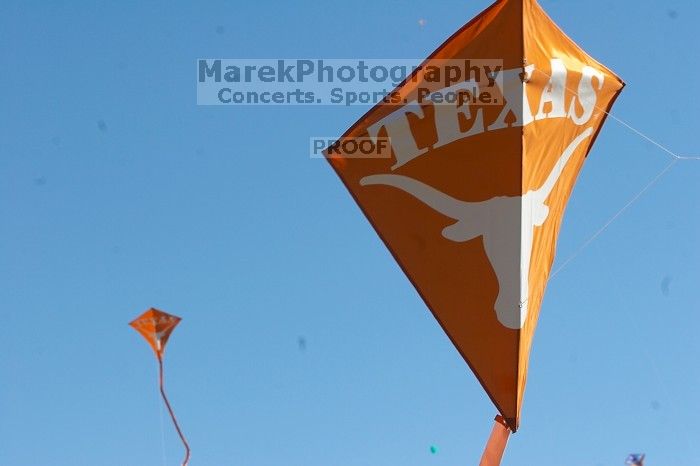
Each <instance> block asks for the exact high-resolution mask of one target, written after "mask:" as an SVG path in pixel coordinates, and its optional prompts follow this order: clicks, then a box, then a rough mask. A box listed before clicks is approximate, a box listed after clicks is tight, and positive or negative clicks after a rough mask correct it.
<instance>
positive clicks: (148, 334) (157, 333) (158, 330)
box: [129, 308, 190, 466]
mask: <svg viewBox="0 0 700 466" xmlns="http://www.w3.org/2000/svg"><path fill="white" fill-rule="evenodd" d="M180 320H182V319H180V318H179V317H177V316H174V315H170V314H168V313H167V312H163V311H159V310H158V309H155V308H150V309H149V310H147V311H146V312H144V313H143V314H141V315H140V316H138V317H137V318H136V319H134V320H133V321H131V322H129V325H131V326H132V327H133V328H134V329H135V330H136V331H137V332H139V333H140V334H141V336H143V337H144V338H145V339H146V341H147V342H148V344H149V345H151V348H153V351H154V352H155V353H156V358H157V359H158V385H159V387H160V395H161V397H163V402H165V407H166V408H168V412H169V413H170V418H171V419H172V420H173V424H174V425H175V430H177V434H178V435H179V436H180V440H182V444H183V445H184V446H185V459H184V460H183V461H182V466H187V463H188V462H189V460H190V446H189V444H188V443H187V439H186V438H185V436H184V434H183V433H182V430H180V425H179V424H178V423H177V419H176V418H175V413H174V412H173V409H172V407H171V406H170V402H169V401H168V397H167V396H166V395H165V388H164V383H163V355H164V353H165V344H166V343H167V342H168V338H170V334H171V333H172V331H173V330H175V327H176V326H177V324H179V323H180Z"/></svg>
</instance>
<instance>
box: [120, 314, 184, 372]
mask: <svg viewBox="0 0 700 466" xmlns="http://www.w3.org/2000/svg"><path fill="white" fill-rule="evenodd" d="M180 320H182V319H180V318H179V317H177V316H174V315H171V314H168V313H167V312H163V311H159V310H158V309H155V308H150V309H149V310H147V311H146V312H144V313H143V314H141V315H140V316H138V317H137V318H136V319H134V320H132V321H131V322H129V325H131V326H132V327H133V328H134V329H135V330H136V331H137V332H139V333H140V334H141V336H143V337H144V338H145V339H146V341H147V342H148V344H149V345H151V348H153V351H155V353H156V356H157V357H158V359H162V358H163V354H164V352H165V344H166V343H167V342H168V338H170V334H171V333H172V331H173V330H175V327H176V326H177V324H179V323H180Z"/></svg>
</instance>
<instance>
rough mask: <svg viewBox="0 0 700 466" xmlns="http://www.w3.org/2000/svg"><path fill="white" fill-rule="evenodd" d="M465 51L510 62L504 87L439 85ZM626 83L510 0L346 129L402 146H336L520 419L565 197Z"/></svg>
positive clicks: (422, 285) (422, 282) (485, 379)
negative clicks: (438, 72) (375, 149)
mask: <svg viewBox="0 0 700 466" xmlns="http://www.w3.org/2000/svg"><path fill="white" fill-rule="evenodd" d="M465 60H470V61H471V62H472V63H477V62H479V60H483V61H490V62H492V63H494V62H496V63H500V64H501V65H502V68H500V69H499V72H498V73H496V74H492V75H491V77H498V83H497V84H495V85H489V82H487V79H485V77H484V76H482V77H481V80H480V81H479V84H478V88H479V91H482V90H483V91H485V92H489V93H490V94H491V96H492V97H494V98H493V99H491V100H490V101H488V99H486V101H484V100H478V101H474V100H470V99H468V98H467V99H462V100H461V101H457V102H454V103H451V104H450V103H444V102H436V101H432V100H430V98H426V96H428V95H434V94H435V95H436V94H438V93H444V91H445V89H443V88H444V83H442V82H434V80H429V79H427V75H428V74H427V72H426V71H425V70H427V69H430V68H431V66H434V67H438V68H439V67H443V68H444V67H445V66H446V63H450V64H454V63H463V62H465ZM492 69H493V67H492ZM466 84H467V83H456V84H454V85H453V86H452V90H455V89H457V90H459V89H460V86H463V87H464V88H465V89H466V88H467V87H468V86H466ZM623 86H624V83H623V82H622V81H621V79H620V78H618V77H617V76H616V75H615V74H614V73H613V72H612V71H610V70H609V69H608V68H606V67H605V66H603V65H602V64H600V63H599V62H597V61H596V60H594V59H593V58H591V57H590V56H589V55H588V54H587V53H586V52H584V51H583V50H582V49H581V48H580V47H578V46H577V45H576V44H575V43H574V42H573V41H572V40H571V39H569V38H568V37H567V36H566V35H565V34H564V33H563V32H562V31H561V30H560V29H559V28H558V27H557V25H556V24H555V23H554V22H553V21H552V20H551V19H550V18H549V17H548V16H547V14H546V13H545V12H544V11H543V10H542V9H541V7H540V6H539V5H538V4H537V2H536V1H535V0H498V1H497V2H495V3H494V4H493V5H491V6H490V7H489V8H488V9H486V10H485V11H483V12H482V13H481V14H479V15H478V16H477V17H476V18H474V19H473V20H471V21H470V22H469V23H468V24H466V25H465V26H464V27H462V28H461V29H460V30H459V31H457V32H456V33H455V34H454V35H453V36H452V37H450V38H449V39H448V40H447V41H446V42H445V43H444V44H443V45H441V46H440V47H439V48H438V49H437V50H436V51H435V52H434V53H433V54H432V55H431V56H430V57H429V58H428V59H427V60H426V61H425V62H424V63H423V64H422V65H421V67H420V68H419V69H418V70H417V71H416V72H415V73H414V74H413V75H412V76H411V77H410V78H408V79H407V80H406V81H404V82H403V83H402V84H401V85H399V86H398V87H397V89H396V90H395V94H396V95H398V96H400V97H401V100H400V101H399V104H398V105H397V104H395V103H385V102H382V103H380V104H378V105H376V106H375V107H374V108H372V109H371V110H370V111H369V112H368V113H367V114H365V115H364V116H363V117H362V118H361V119H360V120H359V121H358V122H357V123H355V124H354V125H353V126H352V127H351V128H350V129H349V130H348V131H347V132H346V133H345V134H344V136H343V137H344V138H351V139H352V138H356V139H360V138H362V139H367V138H369V139H371V140H372V141H375V142H378V141H380V140H381V139H385V138H388V139H389V141H390V146H391V157H390V158H382V157H368V158H356V157H353V156H352V155H353V154H343V153H342V150H341V151H340V153H339V154H336V155H333V156H331V155H330V154H328V153H327V158H328V160H329V162H330V163H331V165H332V167H333V168H334V170H335V171H336V173H337V174H338V176H339V177H340V179H341V180H342V181H343V183H344V184H345V186H346V187H347V189H348V191H349V192H350V193H351V195H352V196H353V198H354V199H355V201H356V202H357V204H358V205H359V206H360V208H361V209H362V211H363V213H364V214H365V215H366V217H367V218H368V219H369V221H370V223H371V224H372V226H373V227H374V228H375V230H376V231H377V233H378V234H379V236H380V237H381V239H382V240H383V241H384V243H385V244H386V246H387V248H389V250H390V251H391V253H392V254H393V256H394V258H395V259H396V261H397V262H398V263H399V265H400V266H401V268H402V269H403V271H404V272H405V273H406V275H407V276H408V278H409V280H410V281H411V282H412V283H413V285H414V286H415V288H416V290H417V291H418V293H419V294H420V296H421V297H422V298H423V300H424V301H425V303H426V304H427V306H428V308H429V309H430V310H431V312H432V313H433V315H434V316H435V318H436V319H437V320H438V322H439V323H440V325H441V326H442V328H443V329H444V331H445V333H447V335H448V336H449V338H450V339H451V340H452V342H453V343H454V345H455V347H456V348H457V350H458V351H459V353H460V354H461V355H462V357H463V358H464V360H465V361H466V362H467V364H468V365H469V367H470V368H471V369H472V371H473V372H474V374H475V375H476V377H477V378H478V379H479V381H480V382H481V384H482V386H483V388H484V390H485V391H486V393H488V395H489V397H490V398H491V400H492V401H493V403H494V404H495V405H496V407H497V408H498V411H499V412H500V413H501V415H502V418H503V422H502V424H503V425H504V426H507V427H508V428H509V429H510V430H511V431H513V432H515V431H516V430H517V428H518V425H519V421H520V410H521V405H522V399H523V392H524V390H525V383H526V379H527V368H528V358H529V353H530V346H531V343H532V337H533V333H534V331H535V326H536V324H537V318H538V315H539V311H540V304H541V302H542V297H543V295H544V291H545V287H546V284H547V279H548V277H549V273H550V269H551V266H552V262H553V260H554V255H555V248H556V242H557V235H558V233H559V228H560V226H561V222H562V217H563V214H564V209H565V207H566V204H567V201H568V199H569V196H570V194H571V191H572V189H573V187H574V183H575V182H576V178H577V176H578V173H579V171H580V169H581V167H582V165H583V163H584V161H585V159H586V156H587V155H588V153H589V151H590V150H591V147H592V146H593V142H594V141H595V139H596V137H597V135H598V132H599V131H600V129H601V127H602V125H603V122H604V121H605V117H606V114H607V111H608V110H609V109H610V107H611V106H612V104H613V102H614V100H615V98H616V97H617V95H618V94H619V92H620V91H621V90H622V88H623ZM472 94H474V95H475V94H478V93H477V92H472ZM465 95H467V96H469V94H465ZM499 425H501V424H498V423H497V427H498V426H499ZM499 435H500V436H502V435H501V433H499V434H498V435H496V436H497V437H498V436H499ZM506 438H507V436H506ZM485 456H486V454H485ZM496 457H498V458H500V455H496ZM494 461H495V460H488V459H485V460H482V464H497V461H496V462H494ZM498 461H500V459H499V460H498Z"/></svg>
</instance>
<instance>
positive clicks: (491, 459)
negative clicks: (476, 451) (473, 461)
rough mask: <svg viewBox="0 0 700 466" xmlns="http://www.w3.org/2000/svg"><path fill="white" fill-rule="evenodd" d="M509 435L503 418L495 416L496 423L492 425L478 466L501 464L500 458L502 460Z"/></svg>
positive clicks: (496, 465)
mask: <svg viewBox="0 0 700 466" xmlns="http://www.w3.org/2000/svg"><path fill="white" fill-rule="evenodd" d="M509 435H510V429H509V428H508V426H506V424H505V421H504V420H503V418H502V417H501V416H496V422H495V424H494V425H493V430H492V431H491V436H490V437H489V441H488V443H487V444H486V448H485V449H484V454H483V455H482V456H481V461H480V462H479V466H499V465H500V464H501V458H503V452H505V450H506V445H507V444H508V436H509Z"/></svg>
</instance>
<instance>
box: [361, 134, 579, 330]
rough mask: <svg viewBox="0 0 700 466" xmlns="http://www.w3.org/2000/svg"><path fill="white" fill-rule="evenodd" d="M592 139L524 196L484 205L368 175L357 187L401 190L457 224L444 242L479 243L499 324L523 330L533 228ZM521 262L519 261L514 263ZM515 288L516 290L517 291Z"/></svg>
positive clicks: (410, 181) (406, 180)
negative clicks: (494, 288)
mask: <svg viewBox="0 0 700 466" xmlns="http://www.w3.org/2000/svg"><path fill="white" fill-rule="evenodd" d="M592 134H593V128H588V129H586V130H585V131H583V132H582V133H581V134H579V135H578V136H577V137H576V138H575V139H574V140H573V141H572V142H571V144H569V146H568V147H567V148H566V149H565V150H564V152H563V153H562V154H561V156H560V157H559V160H558V161H557V163H556V165H555V166H554V168H553V169H552V171H551V173H550V174H549V176H548V177H547V179H546V181H545V182H544V184H543V185H542V186H541V187H540V188H539V189H537V190H535V191H528V192H527V193H525V194H523V195H522V196H497V197H493V198H491V199H487V200H485V201H482V202H466V201H461V200H459V199H455V198H454V197H452V196H449V195H447V194H445V193H442V192H440V191H438V190H437V189H435V188H433V187H432V186H428V185H427V184H425V183H422V182H420V181H418V180H415V179H413V178H409V177H407V176H403V175H394V174H384V175H370V176H366V177H364V178H362V179H361V180H360V185H362V186H370V185H387V186H392V187H394V188H398V189H401V190H402V191H406V192H407V193H409V194H411V195H412V196H414V197H415V198H416V199H418V200H419V201H421V202H423V203H424V204H426V205H427V206H429V207H431V208H433V209H434V210H436V211H438V212H440V213H441V214H443V215H445V216H447V217H450V218H452V219H454V220H457V221H456V222H455V223H453V224H452V225H449V226H447V227H445V228H444V229H443V230H442V236H444V237H445V238H447V239H449V240H451V241H455V242H458V243H461V242H465V241H469V240H471V239H474V238H477V237H479V236H481V237H482V241H483V244H484V250H485V252H486V256H487V257H488V259H489V261H490V262H491V267H492V268H493V271H494V273H495V274H496V278H497V279H498V286H499V290H498V297H497V298H496V302H495V304H494V309H495V311H496V316H497V317H498V320H499V322H501V324H503V325H504V326H506V327H508V328H511V329H519V328H522V326H523V324H524V323H525V318H526V317H527V300H528V292H529V280H528V275H529V274H530V256H531V254H532V240H533V232H534V229H535V227H540V226H542V225H543V224H544V222H545V220H546V219H547V216H548V215H549V207H548V206H547V205H546V204H545V201H546V200H547V197H548V196H549V194H550V193H551V191H552V189H553V188H554V186H555V185H556V183H557V181H558V180H559V177H560V176H561V174H562V172H563V171H564V168H565V167H566V164H567V162H568V161H569V159H570V158H571V155H572V154H573V153H574V151H575V150H576V148H577V147H578V146H579V145H580V144H581V143H582V142H583V141H584V140H585V139H586V138H588V137H590V136H591V135H592ZM514 257H519V258H520V260H514ZM518 282H519V286H518Z"/></svg>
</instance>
